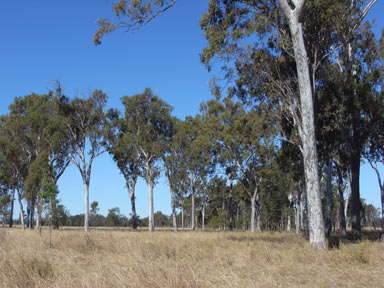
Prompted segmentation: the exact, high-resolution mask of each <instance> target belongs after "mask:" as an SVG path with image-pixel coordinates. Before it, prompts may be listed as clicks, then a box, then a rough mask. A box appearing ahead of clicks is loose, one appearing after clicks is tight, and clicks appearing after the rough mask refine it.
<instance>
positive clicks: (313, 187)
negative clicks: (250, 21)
mask: <svg viewBox="0 0 384 288" xmlns="http://www.w3.org/2000/svg"><path fill="white" fill-rule="evenodd" d="M294 3H295V5H296V7H295V9H294V10H292V8H291V7H290V6H289V4H288V2H287V0H280V4H281V7H282V10H283V12H284V14H285V15H286V17H287V18H288V24H289V28H290V31H291V38H292V43H293V50H294V54H295V60H296V69H297V76H298V82H299V90H300V106H301V122H302V123H301V129H300V130H301V133H300V137H301V142H302V153H303V160H304V174H305V184H306V191H307V205H308V220H309V221H308V222H309V242H310V244H311V246H312V247H314V248H315V249H319V250H323V249H325V235H324V222H323V212H322V209H321V199H320V182H319V175H318V160H317V151H316V140H315V123H314V119H315V118H314V106H313V95H312V88H311V80H310V76H309V67H308V60H307V58H308V57H307V51H306V48H305V45H304V39H303V31H302V24H301V23H300V22H299V19H301V18H302V13H303V10H304V3H305V1H304V0H297V1H294ZM299 128H300V127H299Z"/></svg>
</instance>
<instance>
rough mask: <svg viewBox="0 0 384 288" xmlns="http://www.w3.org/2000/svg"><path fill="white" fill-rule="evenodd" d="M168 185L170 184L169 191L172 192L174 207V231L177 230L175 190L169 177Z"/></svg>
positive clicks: (172, 205) (172, 206) (172, 204)
mask: <svg viewBox="0 0 384 288" xmlns="http://www.w3.org/2000/svg"><path fill="white" fill-rule="evenodd" d="M168 185H169V192H170V194H171V208H172V224H173V231H174V232H177V222H176V201H175V192H174V191H173V189H172V185H171V183H170V181H169V179H168Z"/></svg>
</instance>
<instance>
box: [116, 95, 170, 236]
mask: <svg viewBox="0 0 384 288" xmlns="http://www.w3.org/2000/svg"><path fill="white" fill-rule="evenodd" d="M121 101H122V102H123V105H124V125H125V129H126V130H125V132H124V137H125V139H126V141H127V143H130V145H131V147H132V153H134V154H133V155H137V159H138V160H139V161H138V167H139V169H140V171H141V173H140V175H141V176H142V177H143V178H144V179H145V181H146V182H147V185H148V200H149V201H148V202H149V213H148V220H149V221H148V226H149V231H151V232H152V231H153V230H154V206H153V187H154V185H155V183H156V178H157V177H158V176H159V173H160V171H159V167H158V162H159V160H160V159H161V157H162V156H163V155H164V153H165V151H166V149H167V144H168V143H169V138H170V137H171V135H172V119H171V111H172V107H171V106H170V105H168V104H167V103H165V102H164V101H163V100H161V99H160V98H159V97H158V96H156V95H155V94H153V92H152V91H151V89H149V88H146V89H145V90H144V91H143V93H141V94H137V95H134V96H130V97H129V96H124V97H122V98H121Z"/></svg>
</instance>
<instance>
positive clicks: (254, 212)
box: [251, 194, 256, 232]
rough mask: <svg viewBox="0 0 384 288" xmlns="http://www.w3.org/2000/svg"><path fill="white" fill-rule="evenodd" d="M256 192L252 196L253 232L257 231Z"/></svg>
mask: <svg viewBox="0 0 384 288" xmlns="http://www.w3.org/2000/svg"><path fill="white" fill-rule="evenodd" d="M255 215H256V194H254V195H253V196H252V197H251V232H255Z"/></svg>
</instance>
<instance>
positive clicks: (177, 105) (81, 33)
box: [0, 0, 384, 217]
mask: <svg viewBox="0 0 384 288" xmlns="http://www.w3.org/2000/svg"><path fill="white" fill-rule="evenodd" d="M112 2H113V1H111V0H96V1H95V0H66V1H52V0H33V1H30V0H19V1H14V0H1V1H0V31H1V45H0V113H1V114H4V113H7V108H8V106H9V104H11V103H12V102H13V99H14V97H16V96H25V95H27V94H30V93H31V92H35V93H46V92H47V91H48V90H49V89H50V88H52V82H51V81H52V80H59V81H60V82H61V84H62V86H63V88H64V92H65V94H66V95H68V96H71V97H73V96H78V97H87V96H89V95H90V93H91V91H92V90H94V89H102V90H103V91H105V92H106V93H107V94H108V96H109V102H108V105H109V106H110V107H116V108H120V109H121V108H122V107H121V104H120V97H122V96H124V95H134V94H137V93H140V92H142V91H143V90H144V88H145V87H150V88H151V89H152V90H153V91H154V92H155V93H156V94H157V95H159V96H160V97H161V98H162V99H164V100H165V101H166V102H167V103H169V104H170V105H172V106H173V107H174V111H173V112H174V113H173V114H174V115H176V116H178V117H180V118H184V117H185V116H187V115H191V114H192V115H193V114H195V113H197V112H198V110H199V105H200V103H201V102H202V101H206V100H208V99H210V98H211V95H210V91H209V85H208V82H209V79H210V78H211V77H212V76H213V75H210V74H209V73H208V72H207V70H206V69H205V67H204V66H203V65H202V64H201V63H200V58H199V53H201V51H202V48H203V47H204V46H205V45H206V40H205V39H204V37H203V33H202V31H201V29H200V27H199V25H198V21H199V19H200V18H201V15H202V13H203V12H205V11H206V9H207V6H208V0H179V1H178V2H177V3H176V5H175V7H173V8H172V9H170V10H168V11H167V13H166V14H164V15H161V16H160V17H158V18H157V19H155V20H154V21H153V22H152V23H150V24H149V25H147V26H145V27H143V28H142V29H141V30H140V31H138V32H136V33H124V32H123V31H116V32H114V33H112V34H109V35H107V36H106V37H105V38H103V43H102V45H99V46H94V45H93V43H92V37H93V34H94V33H95V31H96V29H97V25H96V21H95V20H96V19H97V18H99V17H106V18H112V16H113V13H112V11H111V9H110V6H111V5H112ZM382 15H384V3H383V1H378V3H377V4H375V6H374V8H373V10H372V11H371V12H370V13H369V15H368V18H369V19H373V18H376V19H377V21H376V26H375V27H374V31H375V33H377V34H379V33H381V29H382V28H383V27H384V19H383V17H382ZM375 177H376V176H375V174H374V173H373V171H372V169H371V168H370V167H369V165H363V166H362V171H361V193H362V197H363V198H366V199H367V201H368V202H369V203H373V204H374V205H375V206H377V207H379V203H380V197H379V189H378V184H377V180H376V178H375ZM59 189H60V196H59V198H60V199H61V202H62V204H64V205H65V206H66V207H67V208H68V209H69V210H70V212H71V214H77V213H83V211H84V196H83V186H82V181H81V177H80V174H79V172H78V171H77V170H76V168H75V167H73V166H72V167H70V168H68V169H67V171H66V172H65V173H64V175H63V176H62V178H61V179H60V181H59ZM136 191H137V212H138V214H139V215H140V216H141V217H146V216H147V215H148V199H147V198H148V196H147V187H146V185H145V183H144V182H143V181H142V180H140V181H139V183H138V185H137V188H136ZM154 194H155V195H154V197H155V211H157V210H161V211H163V212H165V213H167V214H170V197H169V190H168V187H167V185H166V181H165V179H164V178H160V179H159V181H158V185H156V187H155V193H154ZM90 201H91V202H92V201H98V202H99V206H100V212H101V213H102V214H106V213H107V211H108V209H110V208H112V207H119V208H120V209H121V212H122V213H123V214H125V215H128V214H129V213H130V204H129V197H128V194H127V192H126V189H125V186H124V180H123V177H122V175H120V174H119V171H118V169H117V168H116V166H115V164H114V163H113V161H112V159H111V158H110V157H109V156H108V155H107V154H105V155H103V156H101V157H100V158H98V159H96V161H95V162H94V166H93V170H92V177H91V186H90Z"/></svg>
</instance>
